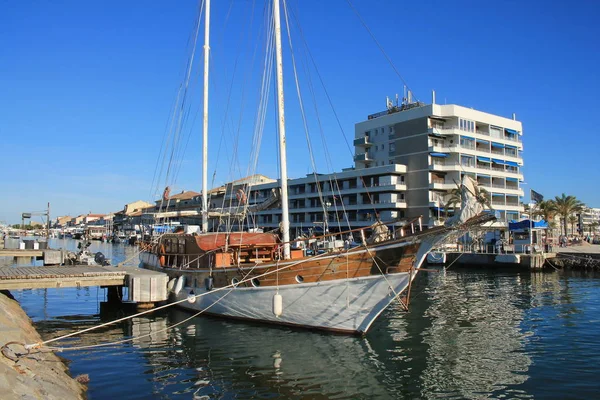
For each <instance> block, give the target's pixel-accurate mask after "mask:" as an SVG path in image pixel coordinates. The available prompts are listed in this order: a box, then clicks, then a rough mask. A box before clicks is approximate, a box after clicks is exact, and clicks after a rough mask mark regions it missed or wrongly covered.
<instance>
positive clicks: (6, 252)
mask: <svg viewBox="0 0 600 400" xmlns="http://www.w3.org/2000/svg"><path fill="white" fill-rule="evenodd" d="M43 255H44V250H20V249H0V257H36V258H37V257H42V256H43Z"/></svg>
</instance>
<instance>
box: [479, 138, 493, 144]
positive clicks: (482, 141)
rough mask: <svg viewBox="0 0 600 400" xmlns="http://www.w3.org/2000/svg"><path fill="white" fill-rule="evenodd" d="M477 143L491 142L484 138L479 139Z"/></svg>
mask: <svg viewBox="0 0 600 400" xmlns="http://www.w3.org/2000/svg"><path fill="white" fill-rule="evenodd" d="M477 143H485V144H490V142H488V141H487V140H483V139H477Z"/></svg>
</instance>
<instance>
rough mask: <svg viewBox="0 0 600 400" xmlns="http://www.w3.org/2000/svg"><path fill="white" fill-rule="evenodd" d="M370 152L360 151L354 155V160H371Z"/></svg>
mask: <svg viewBox="0 0 600 400" xmlns="http://www.w3.org/2000/svg"><path fill="white" fill-rule="evenodd" d="M370 160H371V157H369V153H359V154H357V155H355V156H354V161H370Z"/></svg>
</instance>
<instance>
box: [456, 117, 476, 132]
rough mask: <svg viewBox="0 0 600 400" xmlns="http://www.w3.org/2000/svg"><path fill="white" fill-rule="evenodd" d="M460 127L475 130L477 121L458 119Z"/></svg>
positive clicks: (464, 129)
mask: <svg viewBox="0 0 600 400" xmlns="http://www.w3.org/2000/svg"><path fill="white" fill-rule="evenodd" d="M458 127H459V129H460V130H462V131H467V132H475V122H474V121H471V120H468V119H462V118H459V119H458Z"/></svg>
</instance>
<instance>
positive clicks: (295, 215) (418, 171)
mask: <svg viewBox="0 0 600 400" xmlns="http://www.w3.org/2000/svg"><path fill="white" fill-rule="evenodd" d="M432 97H433V98H432V103H431V104H423V103H420V102H403V104H396V105H395V106H394V105H388V108H387V109H386V110H385V111H382V112H379V113H376V114H371V115H368V117H367V119H366V120H364V121H361V122H358V123H357V124H355V134H354V148H355V155H354V163H355V164H354V166H353V167H351V168H348V169H344V170H342V171H340V172H336V173H332V174H316V173H315V174H309V175H307V176H306V177H302V178H297V179H290V180H289V182H288V190H289V210H290V227H291V229H292V231H293V230H296V231H297V230H300V229H302V230H305V229H306V228H321V229H330V230H333V231H337V230H346V229H354V228H360V227H366V226H369V225H372V224H373V223H374V222H376V221H378V220H379V221H383V222H390V223H393V222H394V221H396V222H397V223H402V222H401V220H403V219H412V218H414V217H417V216H423V223H424V224H425V225H427V226H430V227H431V226H435V225H439V224H441V223H443V221H444V219H445V218H446V217H447V215H448V214H451V213H452V212H453V209H452V207H449V206H448V200H449V198H450V195H451V191H452V190H453V189H455V188H457V185H458V183H459V182H460V181H461V179H462V177H463V176H465V175H468V176H471V177H472V178H473V179H475V180H476V181H477V182H478V184H479V185H480V186H481V187H482V188H484V189H485V190H486V191H487V192H488V193H489V195H490V199H491V205H492V207H493V209H494V210H495V212H496V216H497V222H494V223H493V224H490V225H489V227H490V228H491V229H501V230H502V229H507V227H508V222H509V221H514V220H519V219H521V217H522V213H523V211H524V208H523V204H522V203H523V202H522V197H523V189H522V188H521V185H522V183H523V180H524V177H523V171H522V168H523V141H522V137H523V128H522V124H521V122H520V121H517V120H516V118H515V115H514V114H513V116H512V118H505V117H501V116H498V115H493V114H489V113H485V112H482V111H478V110H474V109H472V108H467V107H462V106H458V105H454V104H450V105H440V104H436V103H435V94H434V95H433V96H432ZM279 186H280V185H279V183H278V181H277V180H275V179H271V178H268V177H266V176H264V175H253V176H250V177H246V178H243V179H240V180H237V181H233V182H230V183H227V184H225V185H223V186H220V187H217V188H214V189H212V190H210V191H209V196H210V198H209V200H208V204H209V211H211V210H218V209H232V208H233V209H235V208H236V207H241V206H243V205H244V204H248V205H250V206H252V205H257V204H260V203H262V202H265V201H267V200H268V199H269V198H270V197H271V196H273V193H274V192H276V191H277V189H278V188H279ZM240 193H241V194H240ZM201 198H202V196H201V194H200V193H198V192H194V191H183V192H181V193H177V194H175V195H172V196H168V197H167V198H165V199H159V200H157V201H155V204H149V203H145V202H141V201H140V202H135V203H130V205H126V206H125V208H124V210H122V211H120V212H117V213H114V214H112V215H114V216H113V225H114V226H115V227H117V229H118V227H119V226H124V225H126V224H129V226H133V225H136V224H141V225H147V226H149V225H152V224H154V223H155V216H156V215H159V214H158V213H159V212H164V211H167V212H169V211H179V212H182V214H179V215H177V216H175V217H173V218H171V219H170V222H172V223H180V224H189V225H200V224H201V220H200V209H201V204H202V201H201ZM590 210H592V211H590V212H589V213H588V214H584V215H585V217H584V219H585V222H584V225H585V224H587V225H589V224H592V223H593V222H594V221H596V222H597V221H599V220H600V215H599V214H598V213H595V211H593V210H597V209H590ZM80 217H81V216H80ZM78 218H79V217H78ZM280 220H281V209H280V208H279V207H277V206H275V207H271V208H267V209H263V210H260V211H256V212H250V213H248V214H247V216H246V218H245V219H244V220H243V221H241V222H240V221H232V220H229V219H228V218H226V217H222V218H214V219H212V220H211V229H212V230H215V229H217V226H218V225H228V226H231V225H233V227H234V228H240V227H244V228H252V227H261V228H266V229H275V228H277V227H278V226H279V222H280ZM75 222H76V221H75Z"/></svg>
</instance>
